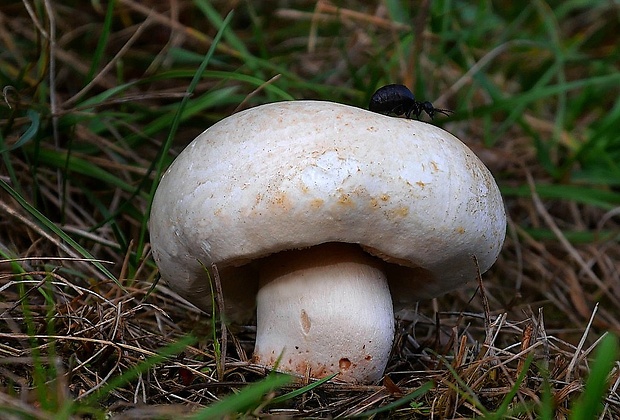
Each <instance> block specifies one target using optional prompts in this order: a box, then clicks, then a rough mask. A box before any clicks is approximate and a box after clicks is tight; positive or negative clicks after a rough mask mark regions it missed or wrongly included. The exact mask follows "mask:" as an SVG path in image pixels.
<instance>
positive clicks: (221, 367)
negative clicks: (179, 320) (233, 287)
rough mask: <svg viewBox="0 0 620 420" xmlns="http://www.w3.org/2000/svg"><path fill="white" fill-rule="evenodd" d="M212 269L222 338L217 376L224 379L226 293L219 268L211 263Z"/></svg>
mask: <svg viewBox="0 0 620 420" xmlns="http://www.w3.org/2000/svg"><path fill="white" fill-rule="evenodd" d="M211 271H212V272H213V281H214V282H215V300H216V302H217V308H218V312H219V314H220V333H221V334H222V338H221V346H220V348H221V351H220V360H219V362H218V363H217V371H218V372H217V377H218V379H219V380H220V381H222V380H223V379H224V371H225V370H226V369H225V367H226V347H228V330H227V327H226V320H225V318H226V317H225V312H226V309H225V306H224V293H222V282H221V280H220V273H219V271H218V270H217V266H216V265H215V264H211Z"/></svg>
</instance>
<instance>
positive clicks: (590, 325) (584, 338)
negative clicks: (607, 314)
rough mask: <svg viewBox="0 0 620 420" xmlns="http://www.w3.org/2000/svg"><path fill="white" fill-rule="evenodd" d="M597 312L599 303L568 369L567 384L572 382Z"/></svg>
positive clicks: (593, 311)
mask: <svg viewBox="0 0 620 420" xmlns="http://www.w3.org/2000/svg"><path fill="white" fill-rule="evenodd" d="M597 311H598V302H597V303H596V305H595V306H594V310H592V315H591V316H590V321H588V325H587V327H586V329H585V331H584V332H583V335H582V336H581V340H579V344H578V345H577V348H576V349H575V354H574V356H573V358H572V359H571V361H570V363H569V365H568V368H567V369H566V382H570V381H571V380H572V376H573V370H575V366H576V365H577V361H578V360H579V356H580V353H581V349H582V348H583V345H584V343H585V342H586V338H587V337H588V333H589V332H590V328H591V327H592V322H593V321H594V316H595V315H596V312H597Z"/></svg>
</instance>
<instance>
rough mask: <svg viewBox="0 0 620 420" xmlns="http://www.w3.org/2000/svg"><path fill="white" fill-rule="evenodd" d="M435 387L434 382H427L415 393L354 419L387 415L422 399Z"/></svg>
mask: <svg viewBox="0 0 620 420" xmlns="http://www.w3.org/2000/svg"><path fill="white" fill-rule="evenodd" d="M434 386H435V384H434V383H433V382H427V383H425V384H424V385H422V386H421V387H419V388H418V389H416V390H415V391H413V392H411V393H409V394H407V395H405V396H404V397H402V398H399V399H398V400H396V401H394V402H391V403H390V404H387V405H384V406H383V407H379V408H375V409H374V410H369V411H366V412H364V413H362V414H360V415H359V416H353V417H352V418H360V417H364V418H367V417H370V416H374V415H376V414H380V413H387V412H390V411H392V410H394V409H396V408H398V407H400V406H402V405H405V404H407V403H408V402H410V401H413V400H415V399H416V398H420V397H421V396H423V395H424V394H426V393H427V392H428V391H430V390H431V389H433V387H434Z"/></svg>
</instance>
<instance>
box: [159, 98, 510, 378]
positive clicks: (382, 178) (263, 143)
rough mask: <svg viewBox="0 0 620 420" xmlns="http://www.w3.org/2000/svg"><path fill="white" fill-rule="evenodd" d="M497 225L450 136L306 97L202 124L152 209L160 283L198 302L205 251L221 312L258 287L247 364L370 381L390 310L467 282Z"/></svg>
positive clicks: (471, 167) (206, 298)
mask: <svg viewBox="0 0 620 420" xmlns="http://www.w3.org/2000/svg"><path fill="white" fill-rule="evenodd" d="M505 228H506V216H505V212H504V205H503V202H502V198H501V195H500V192H499V189H498V187H497V185H496V183H495V181H494V179H493V177H492V175H491V173H490V172H489V170H488V169H487V168H486V167H485V166H484V164H483V163H482V162H481V161H480V160H479V159H478V158H477V157H476V156H475V155H474V154H473V153H472V151H471V150H470V149H468V148H467V147H466V146H465V145H464V144H463V143H462V142H461V141H459V140H458V139H457V138H456V137H454V136H453V135H451V134H449V133H447V132H446V131H444V130H442V129H440V128H438V127H436V126H434V125H431V124H427V123H423V122H419V121H414V120H406V119H400V118H394V117H388V116H385V115H381V114H377V113H373V112H369V111H366V110H363V109H359V108H354V107H351V106H346V105H341V104H336V103H330V102H319V101H290V102H278V103H272V104H267V105H262V106H258V107H255V108H252V109H249V110H246V111H243V112H239V113H237V114H235V115H232V116H230V117H228V118H225V119H224V120H222V121H220V122H218V123H216V124H215V125H213V126H212V127H210V128H209V129H208V130H206V131H205V132H203V133H202V134H200V135H199V136H198V137H197V138H196V139H195V140H194V141H193V142H192V143H191V144H190V145H189V146H188V147H187V148H186V149H185V150H184V151H183V152H182V153H181V154H180V155H179V156H178V157H177V158H176V159H175V161H174V162H173V164H172V165H171V166H170V168H169V169H168V170H167V171H166V173H165V174H164V176H163V177H162V179H161V183H160V185H159V187H158V189H157V192H156V194H155V197H154V200H153V206H152V211H151V219H150V232H151V245H152V248H153V256H154V258H155V262H156V263H157V265H158V267H159V270H160V273H161V276H162V278H163V279H164V280H165V281H166V282H167V283H168V284H169V286H170V288H171V289H173V290H175V291H176V292H177V293H178V294H179V295H181V296H182V297H184V298H186V299H187V300H189V301H190V302H192V303H194V304H195V305H196V306H198V307H199V308H202V309H205V310H207V309H208V308H209V307H210V305H211V300H212V299H211V296H210V290H211V288H210V285H209V281H210V276H209V275H208V273H207V271H206V268H205V267H210V266H211V264H215V265H216V266H217V267H218V272H219V273H220V278H221V282H222V288H223V295H224V299H225V301H226V315H227V316H228V317H229V319H232V320H233V321H234V320H235V317H236V318H237V319H239V318H243V317H244V316H245V317H247V316H248V315H250V314H252V313H253V309H254V299H256V322H257V331H256V345H255V350H254V357H253V360H254V361H255V362H256V363H259V364H262V365H264V366H268V367H277V369H279V370H281V371H287V372H292V373H298V374H301V375H310V376H311V377H315V378H321V377H325V376H327V375H329V374H331V373H339V375H338V378H339V379H341V380H343V381H347V382H351V383H373V382H376V381H378V380H380V379H381V377H382V375H383V372H384V369H385V367H386V365H387V361H388V358H389V354H390V350H391V346H392V341H393V336H394V310H398V309H400V308H403V307H406V305H409V304H412V303H413V302H415V301H418V300H420V299H425V298H431V297H434V296H438V295H441V294H444V293H446V292H449V291H451V290H455V289H457V288H461V287H464V286H467V285H472V284H474V283H475V279H476V276H477V273H478V270H479V271H480V272H485V271H486V270H487V269H489V267H491V265H492V264H493V263H494V262H495V260H496V259H497V256H498V254H499V252H500V249H501V247H502V244H503V242H504V236H505ZM474 256H475V260H474ZM476 261H477V263H476Z"/></svg>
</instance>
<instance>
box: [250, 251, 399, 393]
mask: <svg viewBox="0 0 620 420" xmlns="http://www.w3.org/2000/svg"><path fill="white" fill-rule="evenodd" d="M383 265H384V264H383V263H382V262H381V261H380V260H378V259H377V258H375V257H372V256H371V255H369V254H367V253H365V252H364V251H363V250H362V249H361V248H360V247H358V246H356V245H351V244H336V243H329V244H323V245H319V246H315V247H312V248H308V249H304V250H298V251H287V252H282V253H279V254H275V255H273V256H270V257H268V258H266V259H265V260H264V261H263V263H262V266H261V269H260V290H259V292H258V296H257V331H256V348H255V351H254V361H255V362H256V363H259V364H262V365H265V366H269V367H276V368H277V369H278V370H281V371H287V372H292V373H297V374H300V375H309V376H311V377H314V378H322V377H325V376H328V375H330V374H332V373H336V372H339V373H340V375H339V376H338V377H337V378H338V379H341V380H344V381H347V382H352V383H371V382H376V381H378V380H379V379H381V377H382V376H383V371H384V369H385V366H386V365H387V361H388V358H389V355H390V350H391V347H392V340H393V338H394V312H393V309H392V299H391V296H390V290H389V288H388V285H387V280H386V276H385V273H384V271H383ZM280 356H281V358H280ZM279 358H280V359H279ZM278 359H279V360H278ZM276 365H277V366H276Z"/></svg>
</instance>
